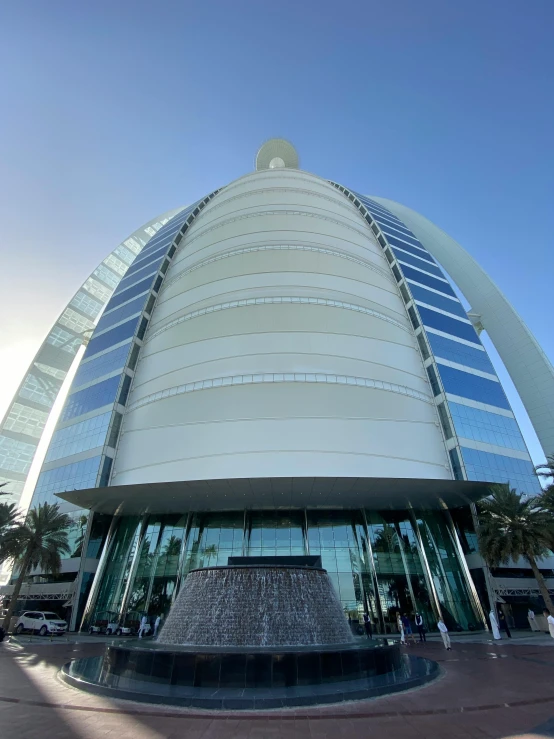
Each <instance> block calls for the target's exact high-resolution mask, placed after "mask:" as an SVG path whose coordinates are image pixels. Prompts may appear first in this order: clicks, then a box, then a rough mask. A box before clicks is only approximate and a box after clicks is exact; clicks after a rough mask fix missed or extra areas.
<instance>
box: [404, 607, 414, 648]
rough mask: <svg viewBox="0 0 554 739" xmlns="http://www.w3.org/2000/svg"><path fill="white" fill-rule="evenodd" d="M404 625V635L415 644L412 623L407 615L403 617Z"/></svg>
mask: <svg viewBox="0 0 554 739" xmlns="http://www.w3.org/2000/svg"><path fill="white" fill-rule="evenodd" d="M402 625H403V626H404V634H405V635H406V636H407V637H408V639H410V641H411V642H413V643H414V644H415V636H414V632H413V631H412V622H411V621H410V618H409V616H408V614H407V613H405V614H404V615H403V616H402Z"/></svg>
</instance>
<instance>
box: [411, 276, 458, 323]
mask: <svg viewBox="0 0 554 739" xmlns="http://www.w3.org/2000/svg"><path fill="white" fill-rule="evenodd" d="M410 290H411V292H412V296H413V297H414V299H415V300H417V301H421V302H422V303H427V304H428V305H434V306H435V308H440V309H441V310H445V311H448V312H449V313H454V314H455V315H457V316H461V317H462V318H467V314H466V312H465V310H464V308H463V306H462V304H461V303H460V302H459V301H458V300H449V299H448V298H445V297H443V296H442V295H438V294H437V293H433V292H431V290H425V288H423V287H419V285H412V284H410Z"/></svg>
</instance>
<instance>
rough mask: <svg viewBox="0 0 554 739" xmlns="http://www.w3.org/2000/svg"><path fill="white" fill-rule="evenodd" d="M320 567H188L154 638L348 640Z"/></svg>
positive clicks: (194, 641)
mask: <svg viewBox="0 0 554 739" xmlns="http://www.w3.org/2000/svg"><path fill="white" fill-rule="evenodd" d="M353 641H354V639H353V636H352V633H351V630H350V627H349V625H348V622H347V621H346V618H345V616H344V613H343V611H342V608H341V605H340V602H339V600H338V598H337V596H336V594H335V591H334V589H333V586H332V584H331V581H330V579H329V576H328V574H327V572H326V571H325V570H321V569H314V568H308V567H292V566H269V565H262V566H252V565H251V566H246V567H245V566H230V567H206V568H204V569H201V570H193V571H192V572H190V573H189V575H188V577H187V578H186V580H185V583H184V585H183V588H182V589H181V592H180V593H179V595H178V597H177V600H176V601H175V604H174V605H173V608H172V609H171V611H170V613H169V616H168V618H167V621H166V623H165V624H164V626H163V628H162V630H161V632H160V636H159V638H158V643H160V644H167V645H173V646H176V645H182V646H186V645H195V646H218V647H241V646H245V647H274V646H275V647H276V646H280V647H282V646H312V645H314V646H315V645H325V644H351V643H352V642H353Z"/></svg>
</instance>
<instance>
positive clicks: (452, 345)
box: [427, 331, 495, 375]
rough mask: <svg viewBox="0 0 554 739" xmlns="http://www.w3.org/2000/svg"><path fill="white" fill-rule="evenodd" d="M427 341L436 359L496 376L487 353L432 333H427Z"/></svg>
mask: <svg viewBox="0 0 554 739" xmlns="http://www.w3.org/2000/svg"><path fill="white" fill-rule="evenodd" d="M427 339H428V341H429V343H430V344H431V348H432V350H433V353H434V354H435V356H436V357H442V358H443V359H448V360H449V361H450V362H457V363H458V364H465V365H466V366H467V367H472V368H473V369H477V370H481V372H490V373H491V374H493V375H494V374H495V371H494V367H493V366H492V363H491V361H490V359H489V357H488V355H487V353H486V352H485V351H480V350H479V349H477V348H475V349H474V348H473V347H471V346H468V345H467V344H460V342H459V341H452V340H451V339H447V338H446V337H445V336H438V335H437V334H434V333H432V332H431V331H428V332H427Z"/></svg>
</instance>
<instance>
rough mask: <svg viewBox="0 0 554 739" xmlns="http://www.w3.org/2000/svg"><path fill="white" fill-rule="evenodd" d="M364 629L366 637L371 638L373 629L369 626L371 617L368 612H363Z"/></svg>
mask: <svg viewBox="0 0 554 739" xmlns="http://www.w3.org/2000/svg"><path fill="white" fill-rule="evenodd" d="M364 629H365V634H366V636H367V638H368V639H373V631H372V628H371V619H370V617H369V613H364Z"/></svg>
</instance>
